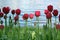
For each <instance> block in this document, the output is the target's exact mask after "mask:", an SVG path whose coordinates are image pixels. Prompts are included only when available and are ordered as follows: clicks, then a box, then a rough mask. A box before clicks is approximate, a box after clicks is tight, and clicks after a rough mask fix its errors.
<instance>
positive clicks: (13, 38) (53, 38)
mask: <svg viewBox="0 0 60 40" xmlns="http://www.w3.org/2000/svg"><path fill="white" fill-rule="evenodd" d="M0 40H60V30H56V29H55V28H48V27H46V28H45V27H43V28H39V29H38V27H14V28H10V27H6V28H5V29H3V30H1V29H0Z"/></svg>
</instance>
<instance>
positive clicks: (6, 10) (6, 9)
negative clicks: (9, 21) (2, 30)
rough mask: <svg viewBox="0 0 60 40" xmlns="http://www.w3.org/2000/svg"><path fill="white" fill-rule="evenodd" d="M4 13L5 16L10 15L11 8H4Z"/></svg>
mask: <svg viewBox="0 0 60 40" xmlns="http://www.w3.org/2000/svg"><path fill="white" fill-rule="evenodd" d="M2 10H3V12H4V13H5V14H8V13H9V11H10V8H9V7H3V9H2Z"/></svg>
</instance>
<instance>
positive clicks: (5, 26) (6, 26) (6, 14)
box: [5, 14, 7, 27]
mask: <svg viewBox="0 0 60 40" xmlns="http://www.w3.org/2000/svg"><path fill="white" fill-rule="evenodd" d="M6 16H7V14H6ZM5 27H7V18H6V19H5Z"/></svg>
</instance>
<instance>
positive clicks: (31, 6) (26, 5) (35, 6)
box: [0, 0, 60, 26]
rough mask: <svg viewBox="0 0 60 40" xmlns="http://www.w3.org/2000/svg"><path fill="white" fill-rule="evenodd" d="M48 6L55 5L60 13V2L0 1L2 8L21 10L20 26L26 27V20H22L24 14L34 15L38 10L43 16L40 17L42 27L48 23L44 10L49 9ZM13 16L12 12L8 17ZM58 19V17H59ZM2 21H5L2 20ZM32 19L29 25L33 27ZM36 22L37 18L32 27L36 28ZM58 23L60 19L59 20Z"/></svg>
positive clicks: (33, 0) (56, 0)
mask: <svg viewBox="0 0 60 40" xmlns="http://www.w3.org/2000/svg"><path fill="white" fill-rule="evenodd" d="M48 5H53V7H54V9H58V11H59V13H60V0H0V8H3V7H5V6H9V7H10V8H11V10H12V9H17V8H19V9H21V14H20V18H19V19H20V25H21V26H24V23H25V22H24V20H23V19H22V16H23V14H24V13H28V14H30V13H33V14H34V12H35V11H36V10H40V11H41V16H40V17H39V18H40V19H39V20H40V26H43V24H45V23H46V17H45V14H44V10H45V9H47V6H48ZM10 15H12V14H11V11H10V13H9V14H8V16H10ZM57 18H58V17H57ZM2 20H4V19H3V18H2ZM30 21H31V20H30V19H28V25H31V23H30ZM35 21H36V17H34V18H33V20H32V25H33V26H34V22H35ZM52 23H54V16H53V17H52ZM57 23H58V19H57Z"/></svg>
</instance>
